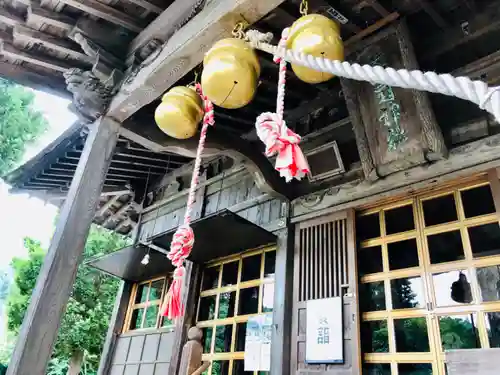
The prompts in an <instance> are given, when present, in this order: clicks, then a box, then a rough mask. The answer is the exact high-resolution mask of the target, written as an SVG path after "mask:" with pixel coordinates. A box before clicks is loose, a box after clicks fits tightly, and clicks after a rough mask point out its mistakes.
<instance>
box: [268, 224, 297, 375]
mask: <svg viewBox="0 0 500 375" xmlns="http://www.w3.org/2000/svg"><path fill="white" fill-rule="evenodd" d="M274 277H275V281H274V282H275V284H274V303H273V331H272V337H271V374H290V354H291V353H290V350H291V329H292V313H291V312H292V302H293V301H292V299H293V281H294V280H293V230H292V229H291V228H290V226H289V227H288V228H285V229H281V230H280V231H279V232H278V244H277V247H276V269H275V275H274Z"/></svg>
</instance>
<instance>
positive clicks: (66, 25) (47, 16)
mask: <svg viewBox="0 0 500 375" xmlns="http://www.w3.org/2000/svg"><path fill="white" fill-rule="evenodd" d="M26 23H27V24H28V25H35V24H47V25H50V26H54V27H57V28H59V29H61V30H65V31H66V32H70V31H71V29H72V28H73V27H74V25H75V20H74V19H73V18H71V17H69V16H66V15H65V14H62V13H57V12H51V11H49V10H47V9H43V8H42V7H40V6H38V5H36V4H30V6H29V7H28V13H27V15H26Z"/></svg>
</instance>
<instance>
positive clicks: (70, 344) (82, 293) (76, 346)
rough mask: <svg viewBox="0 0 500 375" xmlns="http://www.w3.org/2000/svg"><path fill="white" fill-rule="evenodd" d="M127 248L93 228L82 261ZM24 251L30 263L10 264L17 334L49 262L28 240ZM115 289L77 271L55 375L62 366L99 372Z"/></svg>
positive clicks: (108, 281) (89, 272)
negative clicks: (44, 268)
mask: <svg viewBox="0 0 500 375" xmlns="http://www.w3.org/2000/svg"><path fill="white" fill-rule="evenodd" d="M126 244H127V240H126V239H125V238H124V237H123V236H120V235H117V234H115V233H111V232H109V231H107V230H105V229H102V228H99V227H96V226H93V227H92V228H91V231H90V234H89V237H88V239H87V243H86V245H85V253H84V260H85V259H89V258H92V257H95V256H98V255H103V254H106V253H109V252H111V251H113V250H116V249H117V248H119V247H123V246H125V245H126ZM25 246H26V248H27V249H28V252H29V256H28V258H27V259H14V260H13V262H12V265H13V268H14V274H15V277H14V281H15V289H14V290H13V291H12V293H11V295H10V296H9V300H8V319H9V322H8V325H9V329H11V330H14V331H16V330H18V329H19V328H20V326H21V324H22V321H23V318H24V312H25V311H26V308H27V306H28V304H29V300H30V297H31V293H32V292H33V289H34V287H35V283H36V278H37V276H38V273H39V272H40V268H41V266H42V263H43V259H44V257H45V251H44V249H43V248H42V247H41V246H40V243H39V242H37V241H34V240H32V239H29V238H27V239H25ZM117 288H118V280H117V279H114V278H112V277H110V276H107V275H104V274H102V273H100V272H98V271H96V270H94V269H92V268H89V267H86V266H84V265H81V266H80V267H79V268H78V272H77V276H76V280H75V283H74V286H73V292H72V294H71V297H70V299H69V302H68V305H67V308H66V312H65V314H64V317H63V320H62V322H61V326H60V329H59V336H58V339H57V341H56V345H55V349H54V354H53V357H54V359H53V361H52V364H51V367H50V371H52V372H57V370H56V369H58V368H59V369H60V368H63V367H64V366H63V365H62V364H61V363H62V362H64V363H65V365H66V367H68V366H72V365H73V366H78V367H80V366H83V368H84V369H85V370H86V371H85V373H92V372H94V371H95V370H96V369H97V365H98V358H99V354H100V352H101V349H102V344H103V341H104V337H105V335H106V331H107V327H108V324H109V319H110V315H111V311H112V309H113V302H114V298H115V295H116V291H117ZM55 358H57V360H56V359H55ZM68 360H69V364H68ZM82 371H83V370H82Z"/></svg>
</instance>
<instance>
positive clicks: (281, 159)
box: [255, 29, 309, 182]
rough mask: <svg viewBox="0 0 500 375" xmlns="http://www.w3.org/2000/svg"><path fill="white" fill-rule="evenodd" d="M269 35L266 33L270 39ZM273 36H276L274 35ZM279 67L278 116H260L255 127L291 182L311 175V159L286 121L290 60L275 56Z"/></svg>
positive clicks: (283, 38) (284, 36) (282, 42)
mask: <svg viewBox="0 0 500 375" xmlns="http://www.w3.org/2000/svg"><path fill="white" fill-rule="evenodd" d="M288 33H289V29H285V30H283V34H282V36H281V40H280V42H279V45H280V46H282V47H284V46H286V41H287V38H288ZM268 36H269V35H268V34H266V37H268ZM271 36H272V35H271ZM274 62H275V63H277V64H279V74H278V95H277V97H276V113H272V112H264V113H262V114H260V115H259V116H258V117H257V120H256V122H255V128H256V130H257V136H258V137H259V138H260V140H261V141H262V142H263V143H264V144H265V145H266V156H268V157H270V156H273V155H274V154H278V157H277V158H276V165H275V169H276V170H277V171H279V172H280V176H282V177H284V178H285V180H286V181H287V182H289V181H291V180H292V179H294V178H295V179H297V180H300V179H301V178H303V177H304V176H305V175H306V174H307V173H308V172H309V165H308V164H307V159H306V158H305V157H304V155H303V154H302V151H301V150H300V148H299V146H298V144H299V143H300V140H301V138H300V136H299V135H298V134H296V133H294V132H293V131H292V130H290V129H289V128H288V127H287V126H286V123H285V120H284V119H283V114H284V112H285V87H286V69H287V68H286V64H287V62H286V60H285V59H282V58H281V57H279V56H275V57H274Z"/></svg>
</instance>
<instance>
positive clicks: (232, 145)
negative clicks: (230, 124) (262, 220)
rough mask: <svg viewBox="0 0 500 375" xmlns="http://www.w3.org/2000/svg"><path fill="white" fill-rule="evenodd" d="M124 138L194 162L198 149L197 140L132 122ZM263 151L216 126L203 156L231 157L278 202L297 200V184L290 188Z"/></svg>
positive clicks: (123, 132)
mask: <svg viewBox="0 0 500 375" xmlns="http://www.w3.org/2000/svg"><path fill="white" fill-rule="evenodd" d="M121 134H122V136H124V137H125V138H128V139H130V140H132V141H134V142H136V143H139V144H140V145H142V146H144V147H146V148H148V149H151V150H153V151H155V152H170V153H174V154H178V155H182V156H186V157H190V158H194V157H195V156H196V150H197V148H198V137H192V138H190V139H185V140H180V139H175V138H171V137H169V136H167V135H166V134H164V133H163V132H162V131H161V130H159V129H158V127H156V126H151V125H140V124H137V123H135V122H131V121H126V122H125V123H124V125H123V129H122V131H121ZM261 148H262V146H261V145H260V144H259V143H257V142H251V141H248V140H244V139H242V138H240V137H239V136H237V135H234V134H231V133H228V132H227V131H224V130H219V129H217V124H216V125H215V127H214V128H210V129H209V130H208V134H207V140H206V143H205V149H204V151H203V156H204V157H214V156H218V155H225V156H228V157H230V158H232V159H233V160H234V161H235V162H236V163H242V164H244V165H245V167H246V168H247V170H248V171H249V172H250V173H251V174H252V175H253V177H254V178H255V182H256V184H257V186H258V187H259V189H260V190H262V191H263V192H266V193H268V194H271V195H273V196H276V197H279V198H285V199H294V198H295V194H296V189H295V186H296V182H295V181H294V182H292V183H288V184H287V183H286V182H285V180H284V179H283V178H282V177H280V175H279V173H278V172H277V171H276V170H275V169H274V166H273V165H272V164H271V162H270V161H269V159H267V157H266V156H265V155H264V153H263V152H262V151H261Z"/></svg>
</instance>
